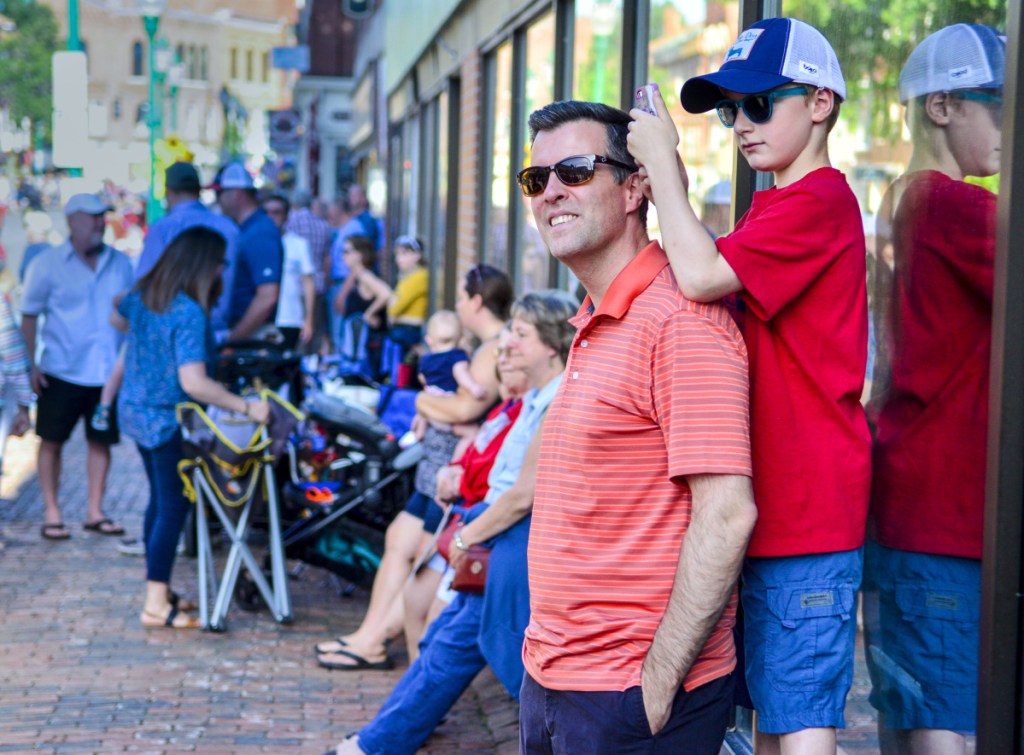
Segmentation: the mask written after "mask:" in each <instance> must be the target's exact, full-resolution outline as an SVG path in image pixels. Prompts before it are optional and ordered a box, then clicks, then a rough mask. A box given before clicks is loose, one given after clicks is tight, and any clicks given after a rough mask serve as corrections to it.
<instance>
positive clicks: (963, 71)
mask: <svg viewBox="0 0 1024 755" xmlns="http://www.w3.org/2000/svg"><path fill="white" fill-rule="evenodd" d="M972 73H974V70H973V69H972V68H971V66H958V67H957V68H950V69H949V80H950V81H951V82H953V83H956V82H958V81H963V80H964V79H966V78H967V77H968V76H970V75H971V74H972Z"/></svg>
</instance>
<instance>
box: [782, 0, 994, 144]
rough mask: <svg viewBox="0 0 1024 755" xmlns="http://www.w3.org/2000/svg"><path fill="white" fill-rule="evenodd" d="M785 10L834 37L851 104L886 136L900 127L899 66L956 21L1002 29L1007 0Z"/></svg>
mask: <svg viewBox="0 0 1024 755" xmlns="http://www.w3.org/2000/svg"><path fill="white" fill-rule="evenodd" d="M783 11H784V13H785V15H787V16H793V17H795V18H799V19H801V20H803V21H806V22H807V23H809V24H812V25H813V26H816V27H817V28H819V29H821V30H822V31H823V32H824V33H825V36H827V37H828V38H829V41H830V42H832V45H833V46H834V47H835V50H836V54H837V55H838V56H839V63H840V65H842V67H843V74H844V76H845V77H846V85H847V90H848V97H847V101H848V102H850V103H851V106H850V107H851V108H853V109H854V110H856V111H859V112H860V114H861V115H863V110H864V109H865V108H867V109H868V111H869V112H868V117H869V118H870V125H869V129H870V133H872V134H874V135H875V136H878V137H883V138H885V137H893V136H895V135H896V133H898V130H899V128H900V123H899V121H898V120H894V119H893V118H892V117H891V114H892V110H891V108H892V106H893V105H894V104H897V103H899V75H900V69H901V68H902V67H903V63H904V62H905V61H906V59H907V57H908V56H909V55H910V52H911V50H913V49H914V47H915V46H916V45H917V44H918V43H919V42H920V41H921V40H922V39H924V38H925V37H926V36H928V35H929V34H931V33H932V32H935V31H938V30H939V29H941V28H942V27H944V26H948V25H950V24H954V23H961V22H967V23H979V24H989V25H990V26H994V27H996V28H997V29H1002V28H1004V25H1005V21H1006V2H1005V0H843V2H835V0H785V2H784V4H783ZM849 109H850V108H844V110H849ZM844 117H851V113H849V112H844Z"/></svg>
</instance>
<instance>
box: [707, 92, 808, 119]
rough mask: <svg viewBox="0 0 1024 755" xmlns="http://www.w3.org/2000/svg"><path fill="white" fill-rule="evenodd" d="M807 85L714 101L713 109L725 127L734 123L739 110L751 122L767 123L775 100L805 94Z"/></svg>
mask: <svg viewBox="0 0 1024 755" xmlns="http://www.w3.org/2000/svg"><path fill="white" fill-rule="evenodd" d="M807 91H808V90H807V87H805V86H795V87H786V88H785V89H775V90H773V91H771V92H758V93H757V94H748V95H747V96H746V97H744V98H743V99H740V100H719V101H718V102H717V103H715V110H716V111H717V112H718V118H719V120H720V121H722V125H723V126H725V127H726V128H732V127H733V126H735V125H736V116H737V115H738V114H739V112H740V110H742V111H743V114H744V115H745V116H747V119H748V120H749V121H750V122H751V123H767V122H768V121H769V120H770V119H771V117H772V109H773V106H774V104H775V100H781V99H782V98H783V97H795V96H796V95H798V94H804V95H805V94H807Z"/></svg>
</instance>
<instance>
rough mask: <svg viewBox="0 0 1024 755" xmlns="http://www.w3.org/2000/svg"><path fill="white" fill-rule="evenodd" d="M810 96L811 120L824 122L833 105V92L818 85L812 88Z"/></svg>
mask: <svg viewBox="0 0 1024 755" xmlns="http://www.w3.org/2000/svg"><path fill="white" fill-rule="evenodd" d="M812 97H813V101H812V109H811V120H812V121H813V122H814V123H824V122H825V121H827V120H828V117H829V116H830V115H832V109H833V108H834V107H835V104H836V95H835V92H833V91H832V90H831V89H823V88H821V87H819V88H818V89H815V90H814V94H813V95H812Z"/></svg>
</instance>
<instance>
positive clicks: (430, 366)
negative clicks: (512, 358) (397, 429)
mask: <svg viewBox="0 0 1024 755" xmlns="http://www.w3.org/2000/svg"><path fill="white" fill-rule="evenodd" d="M423 340H424V341H425V342H426V344H427V346H428V348H429V349H430V351H429V352H428V353H426V354H423V355H422V356H421V357H420V358H419V370H420V372H419V378H420V383H421V384H422V385H423V389H424V390H425V391H426V392H427V393H432V394H434V395H435V396H450V395H452V394H454V393H455V392H456V391H457V390H458V389H459V386H462V387H463V388H465V389H466V390H467V391H469V393H470V395H471V396H473V398H475V399H483V398H484V397H486V395H487V392H486V389H485V388H484V387H483V386H481V385H480V384H479V383H477V382H476V381H475V380H474V379H473V376H472V375H471V374H470V372H469V354H467V353H466V351H465V349H462V348H460V347H459V342H460V341H461V340H462V325H461V324H460V323H459V316H458V315H457V314H455V313H454V312H452V311H451V310H449V309H441V310H438V311H437V312H435V313H434V314H433V315H431V317H430V319H429V320H427V333H426V335H425V336H424V337H423ZM428 425H429V426H431V427H433V428H435V429H437V430H440V431H441V432H446V433H450V432H453V427H452V425H451V424H449V423H446V422H437V421H435V420H427V419H425V418H424V417H423V416H422V415H419V414H418V415H416V418H415V419H414V420H413V425H412V430H410V432H411V433H412V435H411V436H410V438H409V442H411V439H412V437H415V438H416V440H423V435H424V433H426V431H427V426H428ZM455 433H456V434H457V435H459V436H460V437H464V436H465V433H463V432H461V431H459V430H456V431H455ZM461 450H463V449H460V451H461Z"/></svg>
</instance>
